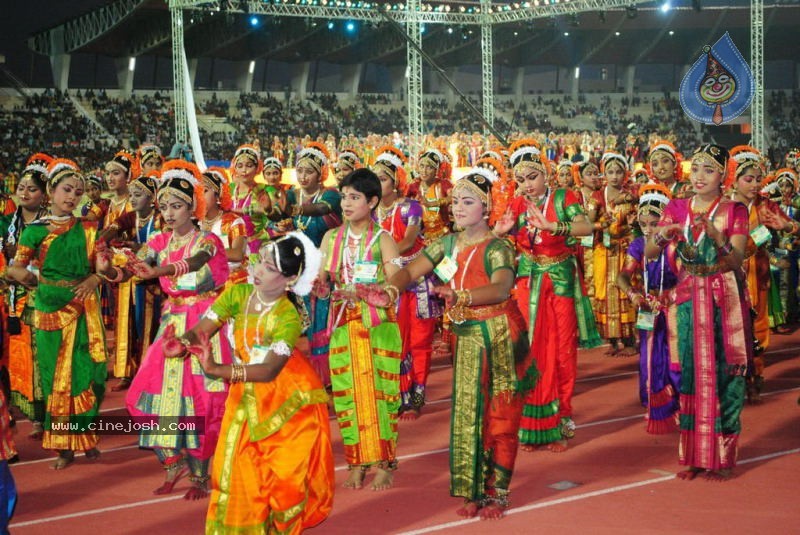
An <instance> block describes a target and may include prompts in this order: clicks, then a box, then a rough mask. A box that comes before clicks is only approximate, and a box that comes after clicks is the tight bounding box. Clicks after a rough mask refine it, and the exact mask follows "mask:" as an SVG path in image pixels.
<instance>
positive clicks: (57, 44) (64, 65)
mask: <svg viewBox="0 0 800 535" xmlns="http://www.w3.org/2000/svg"><path fill="white" fill-rule="evenodd" d="M49 33H50V49H51V50H52V52H51V54H50V68H51V69H53V85H54V86H55V87H56V89H58V90H59V91H64V90H65V89H67V88H68V87H69V62H70V55H69V54H67V52H65V50H64V26H56V27H55V28H53V29H52V30H51V31H50V32H49Z"/></svg>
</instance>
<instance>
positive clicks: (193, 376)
mask: <svg viewBox="0 0 800 535" xmlns="http://www.w3.org/2000/svg"><path fill="white" fill-rule="evenodd" d="M200 180H201V176H200V171H199V170H198V169H197V167H196V166H195V165H194V164H192V163H190V162H186V161H183V160H170V161H169V162H167V163H166V164H164V168H163V173H162V184H161V186H160V187H159V189H158V194H157V199H158V204H159V211H160V212H161V214H162V216H163V217H164V223H165V224H166V225H167V226H168V227H169V228H170V229H171V230H169V231H166V232H162V233H160V234H157V235H155V236H154V237H153V238H151V239H150V240H149V241H148V242H147V244H145V245H144V246H143V247H142V248H141V249H139V251H138V253H136V256H135V257H129V261H128V264H127V266H126V267H125V268H124V269H122V268H118V267H113V266H112V265H111V263H110V262H109V258H108V255H106V254H103V255H98V270H99V271H100V272H101V273H102V274H103V275H104V276H105V277H108V278H109V279H110V280H112V281H114V282H117V283H118V282H122V281H124V280H126V279H129V278H130V277H131V275H134V274H135V275H136V276H137V277H139V278H140V279H145V280H149V279H156V278H158V279H159V282H160V283H161V289H162V290H163V291H164V293H165V295H166V298H165V303H164V305H163V308H162V313H161V327H160V329H159V332H158V335H157V337H156V341H155V342H154V343H153V345H151V346H150V349H149V350H148V351H147V354H146V355H145V357H144V359H143V360H142V366H141V368H140V369H139V372H138V373H137V374H136V377H135V378H134V379H133V383H132V384H131V386H130V389H129V390H128V394H127V396H126V398H125V404H126V405H127V408H128V412H129V413H130V414H131V415H132V416H134V417H137V418H143V419H145V420H147V421H148V422H150V421H158V422H159V425H160V427H161V428H165V429H166V428H167V426H168V425H169V424H170V423H173V424H174V423H175V422H176V421H185V420H187V419H189V420H191V419H193V418H194V419H195V420H194V421H195V422H198V421H200V420H202V422H203V424H204V425H203V433H199V432H198V429H197V427H196V426H195V427H194V428H190V427H191V426H184V427H183V429H181V430H180V431H178V432H173V433H171V434H159V433H158V432H143V433H142V434H141V435H140V436H139V446H140V447H142V448H150V449H153V450H154V452H155V454H156V456H157V457H158V460H159V461H160V462H161V463H162V465H163V467H164V470H165V472H166V477H165V480H164V484H163V485H161V486H160V487H159V488H157V489H156V490H155V491H154V493H155V494H168V493H170V492H172V489H173V487H174V486H175V484H176V483H177V481H178V480H179V478H180V477H181V476H183V475H185V474H186V472H187V471H190V472H191V478H190V479H191V482H192V484H191V487H190V488H189V490H188V491H187V492H186V494H185V496H184V497H185V498H186V499H189V500H196V499H200V498H203V497H205V496H206V495H207V494H208V490H207V481H208V460H209V458H210V457H211V455H212V454H213V452H214V447H215V446H216V442H217V437H218V435H219V425H220V421H221V418H222V411H223V407H224V404H225V397H226V394H227V385H226V384H225V382H224V381H222V380H221V379H215V378H212V377H208V376H206V375H205V374H204V373H203V372H202V370H201V369H200V365H199V363H198V362H197V359H196V358H195V357H192V358H187V359H176V358H169V357H168V356H167V355H165V353H164V343H165V341H164V339H169V338H170V336H171V335H172V334H173V333H174V335H177V336H180V335H182V334H183V333H184V332H186V331H187V330H189V329H191V328H192V327H194V325H195V324H196V323H197V322H198V321H199V320H200V317H201V316H202V315H203V313H204V312H205V311H206V309H207V308H208V307H209V306H210V305H211V303H212V302H213V301H214V299H215V298H216V297H217V296H218V295H219V293H220V291H221V289H222V287H223V286H224V285H225V282H226V281H227V280H228V262H227V259H226V258H225V248H224V246H223V245H222V242H221V241H220V239H219V238H218V237H217V236H216V235H214V234H211V233H209V232H203V231H198V230H197V228H196V227H195V224H194V222H193V221H192V218H193V217H194V218H197V219H200V218H202V215H203V212H204V202H203V190H202V184H201V182H200ZM212 343H213V348H214V349H213V351H214V359H215V360H216V361H217V362H220V363H222V364H228V363H230V346H229V345H228V340H227V339H226V338H222V337H218V336H216V337H214V338H213V339H212ZM187 464H188V467H187Z"/></svg>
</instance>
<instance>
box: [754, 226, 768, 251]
mask: <svg viewBox="0 0 800 535" xmlns="http://www.w3.org/2000/svg"><path fill="white" fill-rule="evenodd" d="M750 237H751V238H752V239H753V242H755V244H756V247H761V246H762V245H764V244H765V243H767V242H768V241H769V239H770V238H771V237H772V233H771V232H770V231H769V229H768V228H767V227H765V226H764V225H759V226H757V227H756V228H754V229H753V230H751V231H750Z"/></svg>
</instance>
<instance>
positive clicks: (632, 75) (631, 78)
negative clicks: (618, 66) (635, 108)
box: [625, 65, 636, 99]
mask: <svg viewBox="0 0 800 535" xmlns="http://www.w3.org/2000/svg"><path fill="white" fill-rule="evenodd" d="M635 79H636V65H628V66H627V67H625V95H627V97H628V98H629V99H631V98H633V85H634V82H635Z"/></svg>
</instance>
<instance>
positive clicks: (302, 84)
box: [292, 61, 311, 99]
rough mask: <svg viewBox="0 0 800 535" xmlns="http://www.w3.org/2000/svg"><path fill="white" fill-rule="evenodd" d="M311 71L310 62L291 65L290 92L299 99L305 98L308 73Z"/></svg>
mask: <svg viewBox="0 0 800 535" xmlns="http://www.w3.org/2000/svg"><path fill="white" fill-rule="evenodd" d="M310 73H311V62H310V61H304V62H302V63H295V64H293V65H292V92H293V93H294V94H295V95H296V96H297V97H298V98H300V99H304V98H306V92H307V90H308V75H309V74H310Z"/></svg>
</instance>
